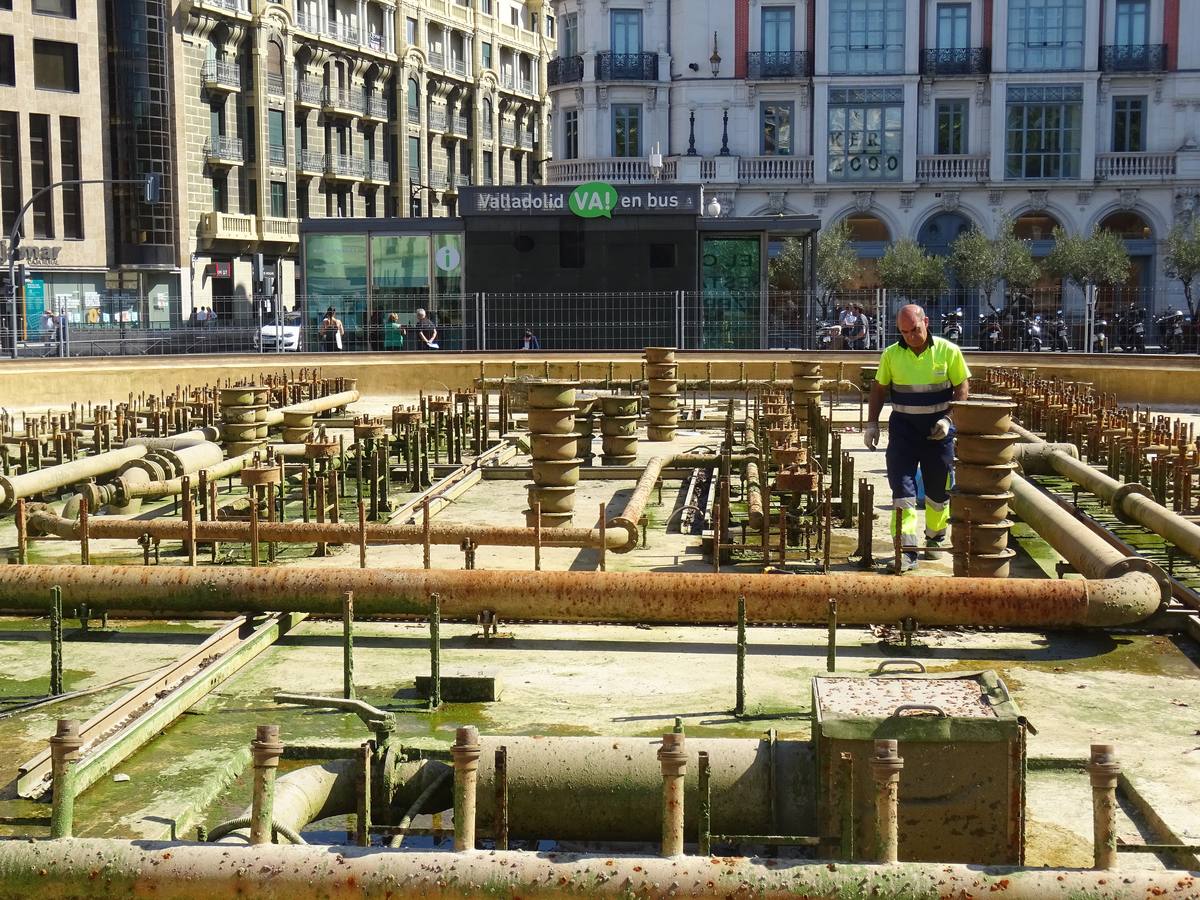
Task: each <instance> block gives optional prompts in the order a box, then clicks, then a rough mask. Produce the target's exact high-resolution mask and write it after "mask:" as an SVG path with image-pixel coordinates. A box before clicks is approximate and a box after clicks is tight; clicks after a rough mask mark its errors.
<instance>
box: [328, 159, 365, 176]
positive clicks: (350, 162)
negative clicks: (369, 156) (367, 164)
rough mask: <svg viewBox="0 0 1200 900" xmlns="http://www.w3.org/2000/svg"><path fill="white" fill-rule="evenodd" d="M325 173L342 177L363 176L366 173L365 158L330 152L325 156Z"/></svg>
mask: <svg viewBox="0 0 1200 900" xmlns="http://www.w3.org/2000/svg"><path fill="white" fill-rule="evenodd" d="M325 174H326V175H333V176H335V177H340V178H362V177H363V175H364V174H365V168H364V166H363V158H362V157H361V156H351V155H348V154H343V153H330V154H327V155H326V157H325Z"/></svg>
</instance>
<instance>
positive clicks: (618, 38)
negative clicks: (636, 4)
mask: <svg viewBox="0 0 1200 900" xmlns="http://www.w3.org/2000/svg"><path fill="white" fill-rule="evenodd" d="M609 15H610V21H611V23H612V44H611V45H610V46H611V47H612V52H613V53H614V54H616V55H617V56H625V55H629V54H633V53H641V52H642V11H641V10H640V9H614V10H613V11H612V12H611V13H610V14H609Z"/></svg>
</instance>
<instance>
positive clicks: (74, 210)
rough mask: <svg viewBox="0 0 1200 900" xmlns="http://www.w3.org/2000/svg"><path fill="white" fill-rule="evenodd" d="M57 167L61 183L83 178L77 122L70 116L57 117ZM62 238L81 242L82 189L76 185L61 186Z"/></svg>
mask: <svg viewBox="0 0 1200 900" xmlns="http://www.w3.org/2000/svg"><path fill="white" fill-rule="evenodd" d="M58 147H59V150H58V152H59V165H60V166H61V168H62V180H63V181H78V180H79V179H81V178H83V170H82V169H81V168H80V165H79V120H78V119H76V118H74V117H72V116H59V117H58ZM62 204H63V237H64V238H66V239H67V240H71V241H81V240H83V187H82V186H81V185H78V184H64V185H63V186H62Z"/></svg>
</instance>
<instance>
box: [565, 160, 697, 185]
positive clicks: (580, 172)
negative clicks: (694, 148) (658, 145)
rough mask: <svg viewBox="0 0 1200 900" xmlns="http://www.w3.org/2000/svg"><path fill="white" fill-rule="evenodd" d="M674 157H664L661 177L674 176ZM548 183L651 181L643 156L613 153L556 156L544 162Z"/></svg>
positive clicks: (670, 179)
mask: <svg viewBox="0 0 1200 900" xmlns="http://www.w3.org/2000/svg"><path fill="white" fill-rule="evenodd" d="M677 166H678V164H677V161H676V160H674V159H664V160H663V171H662V175H661V176H660V180H662V181H672V180H674V179H675V177H676V174H677V171H678V168H677ZM545 171H546V183H547V184H581V183H583V182H586V181H607V182H610V183H612V184H617V183H622V182H623V183H627V184H628V183H630V182H653V181H654V176H653V175H651V173H650V163H649V161H648V160H646V159H645V158H644V157H633V156H630V157H623V156H613V157H608V158H600V159H556V160H549V161H547V163H546V166H545Z"/></svg>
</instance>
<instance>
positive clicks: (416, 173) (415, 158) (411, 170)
mask: <svg viewBox="0 0 1200 900" xmlns="http://www.w3.org/2000/svg"><path fill="white" fill-rule="evenodd" d="M408 180H409V181H420V180H421V139H420V138H419V137H412V136H410V137H409V139H408Z"/></svg>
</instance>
